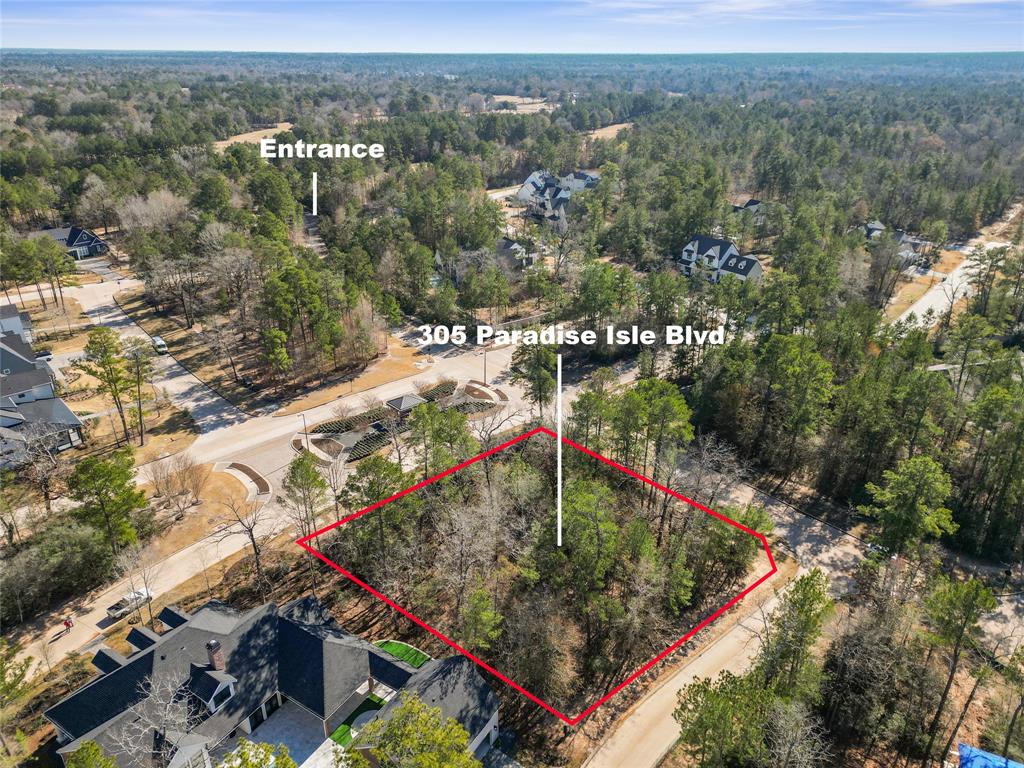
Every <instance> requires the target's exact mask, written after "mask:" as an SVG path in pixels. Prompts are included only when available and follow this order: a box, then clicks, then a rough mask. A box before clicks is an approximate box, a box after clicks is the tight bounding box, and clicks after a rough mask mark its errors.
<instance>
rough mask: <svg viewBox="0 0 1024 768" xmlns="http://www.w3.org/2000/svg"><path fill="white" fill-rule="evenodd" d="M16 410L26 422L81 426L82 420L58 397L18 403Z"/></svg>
mask: <svg viewBox="0 0 1024 768" xmlns="http://www.w3.org/2000/svg"><path fill="white" fill-rule="evenodd" d="M17 410H18V413H19V414H21V416H23V417H24V419H25V421H27V422H32V423H36V424H56V425H60V426H65V427H80V426H82V420H81V419H79V418H78V417H77V416H75V414H74V412H72V410H71V409H70V408H68V406H67V404H66V403H65V402H64V401H63V400H61V399H60V398H59V397H53V398H47V399H46V400H34V401H32V402H31V403H18V404H17Z"/></svg>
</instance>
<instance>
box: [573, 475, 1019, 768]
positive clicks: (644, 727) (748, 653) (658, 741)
mask: <svg viewBox="0 0 1024 768" xmlns="http://www.w3.org/2000/svg"><path fill="white" fill-rule="evenodd" d="M751 501H756V502H757V503H758V504H762V505H764V507H765V509H767V510H768V512H769V513H770V514H771V516H772V520H773V522H774V523H775V533H776V534H778V535H779V537H780V539H781V543H784V546H785V548H786V549H787V550H789V553H790V554H792V555H795V556H796V559H797V562H799V563H800V566H801V569H800V571H801V572H806V571H807V570H809V569H812V568H821V569H822V570H823V571H824V572H825V573H827V574H828V575H829V578H830V579H831V581H832V591H833V593H834V594H835V595H836V596H839V595H842V594H844V593H845V592H848V591H849V590H850V588H851V587H852V576H853V574H854V570H855V568H856V566H857V563H858V562H859V561H860V560H861V559H863V557H864V556H865V554H866V553H867V547H866V545H865V544H864V543H863V542H861V541H860V540H859V539H857V538H855V537H853V536H850V535H848V534H845V533H843V532H842V531H840V530H839V529H837V528H834V527H832V526H829V525H827V524H825V523H821V522H818V521H817V520H814V519H813V518H809V517H807V516H806V515H802V514H800V513H799V512H797V511H796V510H795V509H793V508H792V507H791V506H789V505H788V504H786V503H785V502H782V501H779V500H778V499H774V498H772V497H770V496H766V495H765V494H763V493H760V492H758V491H756V490H755V489H753V488H752V487H751V486H749V485H745V484H744V485H737V486H734V487H733V488H732V489H731V492H730V494H729V496H728V497H727V499H726V502H727V503H729V504H745V503H749V502H751ZM768 583H769V584H770V582H768ZM776 605H777V599H776V598H774V597H772V598H769V599H767V600H765V601H763V602H762V604H761V605H760V607H759V610H757V611H756V612H754V613H753V614H752V615H751V616H750V617H748V618H747V619H745V620H744V621H742V622H740V623H739V624H737V625H736V626H735V627H733V628H732V629H731V630H730V631H729V632H727V633H726V634H724V635H723V636H721V637H720V638H719V639H718V640H717V641H715V642H714V643H713V644H712V645H710V646H708V647H707V648H705V649H704V650H703V651H702V652H701V653H700V654H699V655H697V656H696V657H694V658H693V659H692V660H691V661H689V662H688V663H687V664H686V666H684V667H682V668H680V669H679V670H678V671H677V672H675V673H674V674H673V675H672V676H671V677H669V678H668V679H667V680H666V681H665V682H664V683H662V684H661V686H660V687H658V688H657V689H655V690H654V691H653V692H651V693H649V694H648V695H647V696H646V697H645V698H643V699H642V700H641V701H640V702H639V703H638V704H636V705H635V706H634V707H633V709H631V710H630V711H629V712H628V713H627V714H626V715H625V717H623V718H622V719H621V720H620V721H619V723H618V725H617V726H616V727H615V730H613V731H612V732H611V733H610V734H609V736H608V737H607V738H606V740H605V741H604V742H603V743H602V744H601V745H600V746H599V747H598V749H597V750H596V751H595V752H594V753H593V754H592V755H591V757H590V758H589V759H588V760H587V761H586V762H585V763H584V768H619V767H620V766H624V765H628V766H630V767H631V768H655V766H657V765H658V763H660V762H661V759H662V758H663V757H664V756H665V755H666V754H667V753H668V751H669V750H670V749H672V746H673V745H674V744H675V743H676V740H677V738H678V737H679V726H678V724H677V723H676V721H675V719H674V718H673V717H672V713H673V711H674V710H675V707H676V694H677V693H678V691H679V689H680V688H682V687H683V686H685V685H688V684H689V683H691V682H693V681H694V680H696V679H698V678H713V677H715V676H717V675H718V674H719V673H720V672H722V671H724V670H728V671H730V672H733V673H735V674H740V673H742V672H745V671H746V670H747V669H749V668H750V665H751V662H752V660H753V658H754V656H755V655H756V653H757V650H758V645H757V638H756V632H757V630H759V629H760V628H761V617H762V616H764V615H766V614H770V613H771V611H772V610H773V609H774V608H775V606H776ZM982 627H983V628H984V630H985V632H986V636H987V637H988V638H989V640H990V641H991V642H992V643H994V644H998V646H999V650H1000V651H1001V652H1004V653H1009V652H1010V651H1012V649H1013V648H1015V647H1016V646H1017V645H1018V644H1020V643H1021V642H1022V641H1024V595H1013V596H1007V597H1003V598H1000V600H999V606H998V608H997V609H996V610H995V611H994V612H992V613H991V614H989V615H988V616H986V617H985V618H984V620H983V621H982Z"/></svg>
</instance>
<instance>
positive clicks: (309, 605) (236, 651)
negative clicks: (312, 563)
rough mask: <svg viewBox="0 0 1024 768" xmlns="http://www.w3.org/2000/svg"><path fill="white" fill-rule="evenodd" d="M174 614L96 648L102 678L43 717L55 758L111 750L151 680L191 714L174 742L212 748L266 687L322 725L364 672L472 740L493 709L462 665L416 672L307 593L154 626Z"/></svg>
mask: <svg viewBox="0 0 1024 768" xmlns="http://www.w3.org/2000/svg"><path fill="white" fill-rule="evenodd" d="M183 616H184V617H185V618H187V619H188V620H187V622H186V623H182V624H179V625H178V626H177V627H176V628H174V629H171V630H169V631H167V632H165V633H164V634H163V635H160V636H157V642H155V643H154V644H153V645H151V646H149V647H148V648H145V649H144V650H140V651H138V652H137V653H135V654H133V655H132V656H131V657H130V658H127V659H126V658H124V657H123V656H120V655H119V654H116V653H114V652H113V651H109V649H102V650H101V651H100V652H99V653H98V654H97V655H96V659H95V663H96V665H97V666H98V667H99V668H100V669H101V670H104V671H105V672H106V673H105V674H103V675H102V676H100V677H98V678H97V679H96V680H94V681H92V682H90V683H89V684H87V685H85V686H84V687H82V688H80V689H79V690H77V691H75V692H74V693H73V694H71V695H70V696H68V697H67V698H65V699H64V700H63V701H61V702H59V703H57V704H56V705H54V706H53V707H51V708H50V709H48V710H47V711H46V712H45V716H46V717H47V718H48V719H49V720H51V721H52V722H53V723H54V724H55V725H57V727H58V728H60V730H61V731H62V732H64V733H65V734H67V735H68V736H69V737H70V741H69V742H67V743H65V744H64V746H62V747H61V749H60V750H59V751H60V752H61V753H67V752H72V751H74V749H76V748H77V746H78V745H79V744H80V743H81V741H83V740H86V739H88V740H92V741H96V742H97V743H98V744H99V745H100V747H101V748H102V749H104V750H105V751H108V752H111V753H112V754H115V753H116V751H117V750H116V749H115V747H116V744H115V740H114V734H115V732H116V731H115V729H116V728H118V727H120V723H122V722H126V721H128V720H129V719H134V718H137V717H138V716H139V713H142V712H145V711H146V708H147V707H152V706H155V702H150V701H148V699H147V697H148V688H147V686H148V685H149V684H150V681H151V680H171V681H173V683H174V684H175V685H176V686H178V692H179V693H180V694H181V695H185V696H189V697H190V698H189V700H190V701H191V702H192V703H193V705H194V710H195V712H196V714H197V715H198V716H200V717H201V722H200V723H199V724H198V725H197V726H196V727H195V728H194V729H192V731H191V732H190V733H189V734H178V735H175V736H174V738H176V739H177V738H178V737H179V736H180V744H179V746H181V747H182V748H184V746H186V745H192V746H195V745H202V744H216V743H219V742H220V741H222V740H223V739H224V738H225V737H226V736H228V734H229V733H230V732H231V731H232V730H234V729H235V728H236V727H237V726H238V724H239V723H240V722H242V721H243V720H244V719H245V718H246V717H247V716H248V715H249V714H250V713H251V712H253V711H254V710H255V709H256V708H257V707H258V706H259V705H260V704H261V703H263V702H264V701H266V700H267V698H269V696H270V695H271V694H272V693H274V691H276V690H280V691H281V693H284V694H285V695H287V696H289V697H290V698H292V699H294V700H295V701H296V702H298V703H299V704H300V705H302V706H303V707H306V708H307V709H309V710H311V711H313V712H314V713H316V714H317V715H318V716H320V717H321V718H324V719H326V718H328V717H330V715H331V714H333V713H334V712H336V711H337V710H338V709H339V707H341V706H342V705H344V704H345V703H346V701H349V702H350V701H351V700H352V696H353V693H354V692H355V691H356V689H357V688H359V687H360V686H362V685H363V683H365V682H366V681H367V678H368V677H369V676H370V675H372V676H373V677H374V679H376V680H379V681H380V682H382V683H384V684H385V685H387V686H389V687H391V688H395V689H398V688H402V687H409V688H410V689H411V690H413V692H415V693H416V694H418V695H420V696H422V697H423V698H424V700H425V701H427V703H429V704H430V705H431V706H441V708H442V710H443V711H444V713H445V716H446V717H454V718H456V719H457V720H458V721H459V722H460V723H462V724H463V726H464V727H466V728H467V729H469V730H470V732H471V733H474V734H475V733H476V732H477V731H479V730H480V728H482V727H483V725H484V724H485V723H486V722H487V720H488V719H489V718H490V716H491V715H492V714H493V713H494V711H495V710H496V708H497V706H498V699H497V697H496V696H495V694H494V692H493V691H492V690H491V689H490V686H489V685H487V683H486V682H485V681H484V680H483V678H482V677H481V676H480V674H479V673H478V672H477V671H476V669H475V667H474V666H473V664H472V662H470V661H469V660H468V659H465V658H463V657H458V658H455V659H449V660H447V661H446V662H431V663H429V664H427V665H425V666H424V667H423V668H422V669H420V670H419V671H417V670H415V669H413V668H412V667H411V666H409V665H408V664H406V663H405V662H402V661H399V660H397V659H394V658H392V657H391V656H389V655H388V654H386V653H385V652H384V651H382V650H380V649H379V648H377V647H376V646H374V645H371V644H370V643H368V642H366V641H365V640H363V639H361V638H359V637H356V636H354V635H351V634H349V633H348V632H346V631H345V630H344V629H343V628H342V627H340V626H339V625H338V624H337V623H336V622H335V621H334V620H333V619H332V618H331V617H330V615H329V614H328V613H327V612H326V611H325V610H324V609H323V607H322V606H321V605H320V603H319V602H318V601H317V600H316V599H315V598H312V597H309V598H303V599H300V600H296V601H294V602H292V603H290V604H288V605H286V606H284V607H283V608H282V609H280V611H279V610H278V608H277V606H275V605H273V604H268V605H264V606H262V607H260V608H256V609H254V610H252V611H249V612H248V613H244V614H243V613H240V612H238V611H235V610H233V609H231V608H229V607H228V606H226V605H223V604H222V603H217V602H210V603H207V604H206V605H205V606H203V607H202V608H200V609H199V610H198V611H196V612H195V614H194V615H193V616H191V617H187V615H186V614H183V613H181V612H180V611H177V610H176V609H174V610H171V611H170V612H169V613H168V611H167V609H165V610H164V612H162V613H161V621H167V620H168V619H169V620H170V622H174V621H176V620H178V619H180V618H181V617H183ZM170 622H168V623H170ZM140 634H141V635H142V636H143V637H146V638H147V639H148V637H149V635H148V633H145V632H144V633H140ZM211 639H216V640H217V641H218V642H219V643H220V646H221V651H222V653H223V656H224V660H225V669H224V670H223V671H222V670H217V669H214V668H212V667H211V666H210V663H209V657H208V655H207V643H208V642H209V641H210V640H211ZM225 683H233V684H234V685H233V690H234V695H233V696H232V697H231V698H229V699H228V700H227V701H226V702H225V703H224V704H223V705H222V706H221V707H220V708H219V709H218V710H217V711H216V712H215V713H213V714H210V713H209V711H208V710H207V708H206V707H205V706H204V704H205V703H206V702H209V701H210V699H211V698H212V697H213V695H214V692H215V691H216V690H217V689H218V688H219V687H220V686H221V685H223V684H225ZM171 736H172V735H171V734H168V737H169V738H171ZM175 743H178V742H177V741H176V742H175ZM182 754H186V753H185V752H184V751H183V752H181V753H179V756H180V755H182ZM116 759H117V760H118V761H119V763H123V762H124V761H123V760H121V757H120V756H116ZM126 759H127V758H126Z"/></svg>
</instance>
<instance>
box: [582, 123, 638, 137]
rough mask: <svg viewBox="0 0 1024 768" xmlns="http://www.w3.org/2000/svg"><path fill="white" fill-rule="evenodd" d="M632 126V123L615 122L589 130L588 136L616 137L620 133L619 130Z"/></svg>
mask: <svg viewBox="0 0 1024 768" xmlns="http://www.w3.org/2000/svg"><path fill="white" fill-rule="evenodd" d="M632 127H633V124H632V123H613V124H612V125H606V126H605V127H604V128H596V129H594V130H593V131H587V136H589V137H590V138H591V139H614V138H615V137H616V136H618V135H619V131H621V130H623V129H625V128H632Z"/></svg>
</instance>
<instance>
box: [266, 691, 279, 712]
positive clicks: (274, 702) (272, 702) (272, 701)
mask: <svg viewBox="0 0 1024 768" xmlns="http://www.w3.org/2000/svg"><path fill="white" fill-rule="evenodd" d="M263 706H264V707H265V708H266V710H267V717H270V716H271V715H272V714H274V713H275V712H276V711H277V709H278V707H280V706H281V702H280V701H279V700H278V698H277V694H276V693H275V694H274V695H273V696H271V697H270V698H269V699H267V701H266V702H265V703H264V705H263Z"/></svg>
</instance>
